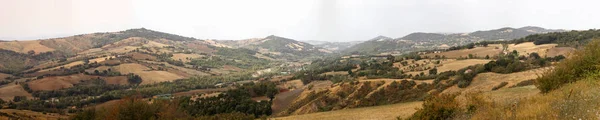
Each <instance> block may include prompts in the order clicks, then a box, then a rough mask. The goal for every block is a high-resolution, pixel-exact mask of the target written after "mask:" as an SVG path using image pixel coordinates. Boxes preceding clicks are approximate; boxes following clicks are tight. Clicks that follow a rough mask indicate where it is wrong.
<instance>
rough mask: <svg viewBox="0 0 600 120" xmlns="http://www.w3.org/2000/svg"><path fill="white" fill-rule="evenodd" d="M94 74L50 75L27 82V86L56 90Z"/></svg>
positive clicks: (70, 85)
mask: <svg viewBox="0 0 600 120" xmlns="http://www.w3.org/2000/svg"><path fill="white" fill-rule="evenodd" d="M93 78H95V77H94V76H89V75H84V74H74V75H68V76H50V77H44V78H42V79H38V80H34V81H31V82H29V83H28V84H29V88H31V90H33V91H39V90H58V89H62V88H69V87H73V84H77V83H79V82H81V80H90V79H93Z"/></svg>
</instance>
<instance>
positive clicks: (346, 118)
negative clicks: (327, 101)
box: [274, 101, 423, 120]
mask: <svg viewBox="0 0 600 120" xmlns="http://www.w3.org/2000/svg"><path fill="white" fill-rule="evenodd" d="M421 104H423V102H420V101H419V102H407V103H398V104H391V105H382V106H374V107H363V108H354V109H344V110H336V111H328V112H318V113H312V114H304V115H294V116H287V117H281V118H274V119H275V120H350V119H373V120H395V119H396V117H403V118H404V117H408V116H410V115H412V114H413V113H414V112H415V111H417V110H416V108H420V107H421Z"/></svg>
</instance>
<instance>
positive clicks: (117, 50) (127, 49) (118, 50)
mask: <svg viewBox="0 0 600 120" xmlns="http://www.w3.org/2000/svg"><path fill="white" fill-rule="evenodd" d="M137 48H140V47H136V46H123V47H119V48H111V49H109V50H108V52H110V53H126V52H130V51H133V50H135V49H137Z"/></svg>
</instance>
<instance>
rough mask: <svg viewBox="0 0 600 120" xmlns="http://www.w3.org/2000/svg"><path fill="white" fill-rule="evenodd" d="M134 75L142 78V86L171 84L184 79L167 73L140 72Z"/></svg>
mask: <svg viewBox="0 0 600 120" xmlns="http://www.w3.org/2000/svg"><path fill="white" fill-rule="evenodd" d="M134 74H136V75H139V76H140V77H142V83H141V84H142V85H146V84H154V83H160V82H170V81H174V80H177V79H182V78H183V77H182V76H179V75H177V74H173V73H170V72H167V71H140V72H135V73H134Z"/></svg>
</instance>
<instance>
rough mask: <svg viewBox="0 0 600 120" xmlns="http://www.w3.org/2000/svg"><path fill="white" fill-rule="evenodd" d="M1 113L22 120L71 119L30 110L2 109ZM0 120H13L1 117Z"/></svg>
mask: <svg viewBox="0 0 600 120" xmlns="http://www.w3.org/2000/svg"><path fill="white" fill-rule="evenodd" d="M0 112H1V113H6V114H8V115H10V116H14V117H17V119H22V120H64V119H68V118H69V116H66V115H60V114H57V113H42V112H35V111H30V110H17V109H0ZM0 120H11V118H9V117H6V116H0Z"/></svg>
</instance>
